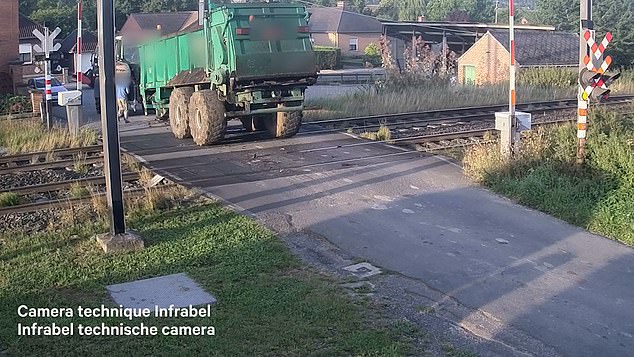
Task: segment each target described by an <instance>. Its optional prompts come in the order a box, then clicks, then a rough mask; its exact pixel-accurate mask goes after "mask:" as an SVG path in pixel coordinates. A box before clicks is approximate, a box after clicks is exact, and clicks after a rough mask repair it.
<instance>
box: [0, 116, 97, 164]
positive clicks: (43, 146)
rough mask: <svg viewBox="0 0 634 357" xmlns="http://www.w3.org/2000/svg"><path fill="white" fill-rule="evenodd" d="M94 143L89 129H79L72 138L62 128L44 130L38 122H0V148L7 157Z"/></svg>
mask: <svg viewBox="0 0 634 357" xmlns="http://www.w3.org/2000/svg"><path fill="white" fill-rule="evenodd" d="M96 143H97V133H96V132H95V131H93V130H90V129H81V130H80V132H79V135H77V136H73V135H70V134H69V133H68V131H67V130H66V129H64V128H53V129H51V130H50V131H49V130H46V127H44V126H43V125H42V123H40V122H39V121H38V120H29V119H21V120H0V147H3V148H4V149H5V150H6V151H7V153H8V154H9V155H13V154H19V153H26V152H36V151H50V150H54V149H61V148H72V147H81V146H88V145H94V144H96Z"/></svg>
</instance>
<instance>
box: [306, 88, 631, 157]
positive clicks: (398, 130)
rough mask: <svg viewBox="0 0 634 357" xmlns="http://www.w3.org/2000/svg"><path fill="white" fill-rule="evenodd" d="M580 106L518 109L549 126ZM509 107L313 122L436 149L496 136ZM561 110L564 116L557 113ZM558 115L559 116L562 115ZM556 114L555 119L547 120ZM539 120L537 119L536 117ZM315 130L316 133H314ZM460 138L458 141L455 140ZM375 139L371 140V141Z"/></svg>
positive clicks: (617, 101)
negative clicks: (497, 117)
mask: <svg viewBox="0 0 634 357" xmlns="http://www.w3.org/2000/svg"><path fill="white" fill-rule="evenodd" d="M632 100H634V96H632V95H628V96H618V97H612V98H611V100H610V101H609V102H607V103H602V104H600V105H601V106H604V105H623V104H627V103H630V102H631V101H632ZM576 108H577V100H576V99H574V100H572V99H570V100H558V101H550V102H534V103H525V104H520V105H518V110H521V111H526V112H530V113H532V114H533V115H534V117H533V120H534V122H533V125H534V126H540V125H548V124H556V123H563V122H569V121H570V120H571V119H570V118H576V117H575V116H574V115H573V116H569V115H568V113H567V111H570V114H574V110H575V109H576ZM505 109H506V106H505V105H504V106H503V105H492V106H486V107H470V108H457V109H447V110H432V111H425V112H414V113H403V114H388V115H374V116H366V117H356V118H342V119H331V120H322V121H315V122H311V124H318V125H322V126H325V127H326V129H324V130H318V131H317V133H322V132H332V131H341V130H342V129H346V130H347V131H349V132H352V133H357V134H360V133H362V132H367V131H372V130H377V129H379V128H380V127H381V126H386V127H388V128H389V129H390V133H391V134H392V135H393V136H392V137H391V138H390V139H389V140H382V141H383V142H386V143H392V144H405V145H410V146H414V147H416V149H417V150H422V151H437V150H442V149H444V148H456V147H465V146H470V145H473V144H477V143H482V142H483V140H481V139H477V140H476V138H482V137H483V136H484V135H486V133H490V134H492V135H493V136H495V135H496V134H497V133H496V132H495V128H494V125H493V124H494V113H495V112H497V111H503V110H505ZM559 112H561V113H562V114H563V115H558V113H559ZM557 116H560V117H559V118H558V117H557ZM549 117H555V119H548V118H549ZM535 119H537V120H535ZM313 133H314V132H313ZM459 139H464V140H461V142H460V143H459V144H455V143H453V142H452V141H453V140H459ZM372 142H376V141H370V142H368V143H372ZM438 142H443V145H433V146H434V147H433V148H430V145H427V146H428V147H421V145H424V144H430V143H438Z"/></svg>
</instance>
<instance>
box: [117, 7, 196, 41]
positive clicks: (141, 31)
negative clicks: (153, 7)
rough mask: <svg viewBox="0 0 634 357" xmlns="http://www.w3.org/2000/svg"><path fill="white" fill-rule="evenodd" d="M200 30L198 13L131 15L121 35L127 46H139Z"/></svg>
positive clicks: (179, 12)
mask: <svg viewBox="0 0 634 357" xmlns="http://www.w3.org/2000/svg"><path fill="white" fill-rule="evenodd" d="M197 28H200V27H199V26H198V11H177V12H158V13H143V14H130V16H128V19H127V20H126V22H125V23H124V24H123V26H122V27H121V30H120V31H119V35H121V36H123V38H124V40H125V42H126V43H127V44H133V45H134V44H138V43H141V42H143V41H146V40H148V39H150V38H153V37H160V36H167V35H171V34H175V33H178V32H183V31H190V30H195V29H197Z"/></svg>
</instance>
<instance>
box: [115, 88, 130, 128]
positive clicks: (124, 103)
mask: <svg viewBox="0 0 634 357" xmlns="http://www.w3.org/2000/svg"><path fill="white" fill-rule="evenodd" d="M128 93H130V91H129V90H128V86H124V85H121V84H120V83H117V108H118V111H117V119H119V120H121V118H123V121H124V122H126V123H129V122H130V121H129V120H128Z"/></svg>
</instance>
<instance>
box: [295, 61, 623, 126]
mask: <svg viewBox="0 0 634 357" xmlns="http://www.w3.org/2000/svg"><path fill="white" fill-rule="evenodd" d="M577 76H578V74H577V73H576V72H575V71H571V70H567V69H538V70H531V69H524V70H522V71H520V72H519V78H518V80H519V82H520V85H519V87H518V92H517V96H518V97H517V100H518V101H519V102H520V103H521V102H524V103H526V102H539V101H550V100H556V99H570V98H575V97H576V95H577ZM408 78H409V77H407V76H404V77H402V78H399V77H396V78H393V79H390V80H388V81H387V82H385V83H379V84H377V85H376V86H366V87H364V88H362V89H360V90H357V91H354V92H351V93H349V94H346V95H344V96H341V97H335V98H333V97H328V98H318V99H312V100H310V99H309V100H307V102H306V106H307V107H311V108H316V109H313V110H305V111H304V120H305V121H315V120H327V119H335V118H347V117H358V116H366V115H380V114H394V113H406V112H417V111H424V110H434V109H449V108H459V107H470V106H486V105H498V104H505V103H507V102H508V84H506V83H504V84H499V85H487V86H461V85H456V86H452V85H450V84H449V82H448V81H446V80H442V79H432V80H411V79H408ZM610 89H611V90H612V95H619V94H630V93H634V71H625V72H623V75H622V76H621V77H620V78H619V79H618V80H617V81H616V82H615V83H614V84H612V85H611V86H610Z"/></svg>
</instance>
